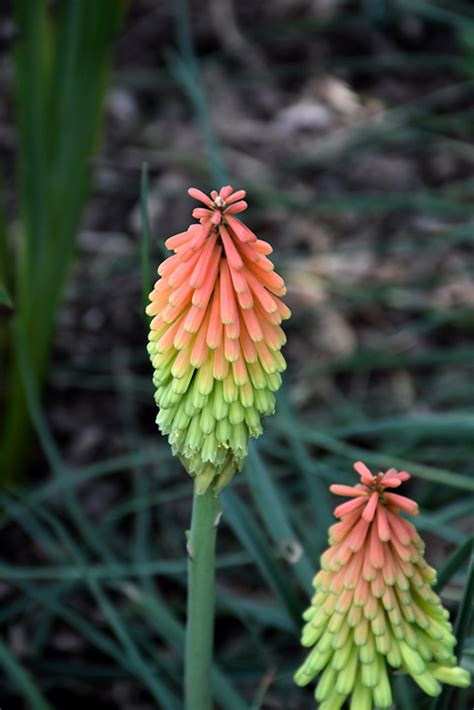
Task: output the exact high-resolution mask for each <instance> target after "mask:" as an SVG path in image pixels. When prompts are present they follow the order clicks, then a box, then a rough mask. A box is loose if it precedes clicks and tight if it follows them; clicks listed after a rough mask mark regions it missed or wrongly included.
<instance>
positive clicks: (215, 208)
mask: <svg viewBox="0 0 474 710" xmlns="http://www.w3.org/2000/svg"><path fill="white" fill-rule="evenodd" d="M188 193H189V195H190V196H191V197H192V198H194V199H196V200H199V201H200V202H201V203H203V204H204V207H197V208H196V209H194V211H193V217H195V218H197V219H198V220H199V223H198V224H192V225H191V226H190V227H189V228H188V229H187V231H185V232H182V233H180V234H176V235H174V236H173V237H170V238H169V239H168V240H167V241H166V246H167V248H168V249H170V250H172V251H174V252H175V253H174V254H173V255H172V256H170V257H169V258H168V259H166V260H165V261H164V262H163V263H162V264H161V265H160V267H159V269H158V273H159V276H160V278H159V279H158V281H157V282H156V284H155V287H154V289H153V291H152V292H151V294H150V300H151V303H150V305H149V306H148V308H147V313H148V314H149V315H150V316H154V317H153V319H152V321H151V324H150V334H149V341H150V342H149V346H148V350H149V354H150V358H151V361H152V364H153V368H154V384H155V386H156V388H157V389H156V394H155V399H156V403H157V404H158V407H159V413H158V417H157V423H158V425H159V427H160V430H161V432H162V433H163V434H166V435H168V439H169V442H170V444H171V446H172V449H173V452H174V453H175V454H177V455H178V456H179V458H180V460H181V461H182V463H183V465H184V467H185V468H186V470H187V471H188V472H189V473H190V474H191V475H192V476H196V477H197V490H198V492H200V493H202V492H204V491H205V490H206V489H207V487H208V486H209V485H210V484H212V485H213V487H214V489H215V490H216V492H218V491H219V490H220V489H221V488H222V487H223V486H224V485H225V484H226V483H227V482H228V481H229V480H230V479H231V477H232V476H233V474H234V472H235V471H236V470H237V469H239V468H241V466H242V463H243V461H244V459H245V456H246V454H247V444H248V439H249V436H253V437H258V436H259V435H260V434H261V433H262V425H261V418H262V415H264V414H272V413H273V411H274V408H275V397H274V394H273V393H274V392H275V391H276V390H278V388H279V387H280V384H281V376H280V373H281V372H282V371H283V370H284V369H285V367H286V363H285V360H284V358H283V356H282V354H281V352H280V349H281V347H282V346H283V344H284V343H285V335H284V333H283V330H282V328H281V326H280V324H281V322H282V320H284V319H286V318H289V316H290V311H289V309H288V308H287V306H286V305H285V304H284V303H283V302H282V301H281V300H280V298H279V297H280V296H283V295H284V294H285V293H286V289H285V284H284V282H283V279H282V278H281V277H280V276H279V275H278V274H276V273H275V271H274V267H273V264H272V262H271V261H270V260H269V259H268V255H269V254H270V253H271V252H272V248H271V246H270V245H269V244H268V243H267V242H265V241H262V240H260V239H257V237H256V236H255V234H253V232H252V231H251V230H250V229H249V228H248V227H246V226H245V225H244V224H243V223H242V222H241V221H240V220H239V219H238V218H237V217H236V216H235V215H236V214H238V213H240V212H243V211H244V210H245V209H246V208H247V203H246V202H245V201H244V199H243V198H244V197H245V192H244V191H243V190H238V191H237V192H234V191H233V188H232V187H231V186H230V185H228V186H226V187H223V188H222V189H221V190H220V191H219V193H218V192H216V191H213V192H211V195H210V196H208V195H205V194H204V193H203V192H201V191H200V190H197V189H195V188H191V189H189V190H188Z"/></svg>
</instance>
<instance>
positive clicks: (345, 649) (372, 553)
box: [295, 461, 470, 710]
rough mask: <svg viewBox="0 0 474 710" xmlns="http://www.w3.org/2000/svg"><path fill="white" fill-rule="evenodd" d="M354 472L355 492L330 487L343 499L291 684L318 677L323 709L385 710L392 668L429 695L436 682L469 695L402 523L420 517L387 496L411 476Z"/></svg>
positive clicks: (419, 556) (400, 499) (429, 571)
mask: <svg viewBox="0 0 474 710" xmlns="http://www.w3.org/2000/svg"><path fill="white" fill-rule="evenodd" d="M354 468H355V470H356V471H357V473H358V474H359V476H360V483H358V484H357V485H355V486H345V485H339V484H334V485H332V486H331V487H330V490H331V491H332V493H335V494H336V495H340V496H344V497H346V498H349V500H348V501H347V502H345V503H342V504H341V505H339V506H338V507H337V508H336V509H335V511H334V515H335V516H336V518H339V519H340V522H338V523H336V524H335V525H333V526H332V527H331V528H330V529H329V545H330V546H329V548H328V549H327V550H326V552H325V553H324V554H323V555H322V557H321V568H322V569H321V570H320V571H319V572H318V574H317V575H316V577H315V578H314V582H313V585H314V587H315V589H316V593H315V595H314V596H313V599H312V601H311V606H310V607H309V609H308V610H307V611H306V612H305V614H304V615H303V618H304V620H305V621H306V624H305V626H304V628H303V634H302V638H301V643H302V644H303V646H307V647H312V650H311V652H310V653H309V655H308V657H307V658H306V661H305V662H304V663H303V665H302V666H301V667H300V668H299V669H298V671H297V672H296V674H295V682H296V683H297V684H298V685H301V686H304V685H307V684H308V683H309V682H310V681H312V680H313V678H314V677H315V676H316V675H317V674H319V673H321V677H320V679H319V681H318V684H317V686H316V691H315V698H316V700H317V701H318V703H320V704H319V708H320V710H338V709H339V708H341V707H342V705H343V704H344V702H345V701H346V699H347V698H348V697H349V696H350V708H351V710H371V708H373V707H374V706H377V707H378V708H388V707H389V706H390V705H391V704H392V691H391V687H390V675H389V671H390V669H391V668H393V669H400V670H401V671H402V672H405V673H408V675H410V676H411V677H412V678H413V680H414V681H415V683H417V684H418V685H419V686H420V688H422V690H423V691H424V692H425V693H427V694H428V695H431V696H436V695H439V693H440V692H441V685H440V684H441V683H448V684H450V685H457V686H459V687H462V688H466V687H468V686H469V682H470V676H469V673H468V672H467V671H465V670H464V669H462V668H460V667H459V666H457V665H456V658H455V656H454V646H455V644H456V639H455V638H454V636H453V633H452V627H451V624H450V623H449V614H448V612H447V611H446V610H445V609H443V606H442V604H441V600H440V598H439V597H438V596H437V595H436V594H435V593H434V592H433V590H432V586H433V584H434V583H435V581H436V572H435V570H434V569H433V568H432V567H429V565H428V564H427V563H426V561H425V559H424V556H423V552H424V547H425V546H424V543H423V541H422V540H421V538H420V536H419V535H418V533H417V532H416V529H415V527H414V526H413V525H412V524H411V523H410V522H408V521H407V520H405V518H402V517H401V515H400V513H402V512H403V513H408V514H409V515H416V514H417V513H418V506H417V504H416V503H415V502H414V501H413V500H411V499H410V498H406V497H405V496H402V495H399V494H398V493H394V492H393V490H394V489H395V490H397V489H398V488H399V486H400V485H401V484H402V483H403V481H406V480H407V479H409V478H410V475H409V474H408V473H406V472H405V471H400V472H397V471H396V470H395V469H393V468H392V469H390V470H388V471H387V472H386V473H377V474H376V475H375V476H374V475H372V473H371V472H370V471H369V469H368V468H367V466H365V464H363V463H362V462H361V461H358V462H357V463H356V464H354Z"/></svg>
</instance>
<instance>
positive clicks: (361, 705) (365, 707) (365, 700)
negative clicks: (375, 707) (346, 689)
mask: <svg viewBox="0 0 474 710" xmlns="http://www.w3.org/2000/svg"><path fill="white" fill-rule="evenodd" d="M371 708H372V691H371V689H370V688H367V687H366V686H365V685H363V684H362V680H361V678H360V673H358V674H357V679H356V682H355V684H354V690H353V691H352V697H351V705H350V710H371Z"/></svg>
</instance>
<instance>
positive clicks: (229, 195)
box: [188, 185, 248, 224]
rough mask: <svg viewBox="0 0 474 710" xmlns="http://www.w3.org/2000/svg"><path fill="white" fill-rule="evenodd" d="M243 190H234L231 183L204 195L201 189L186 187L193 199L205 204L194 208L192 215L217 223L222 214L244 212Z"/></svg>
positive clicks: (245, 205)
mask: <svg viewBox="0 0 474 710" xmlns="http://www.w3.org/2000/svg"><path fill="white" fill-rule="evenodd" d="M245 194H246V193H245V190H236V191H235V192H234V188H233V187H231V185H225V186H224V187H221V189H220V190H219V192H217V191H216V190H213V191H212V192H211V194H210V195H206V194H205V193H204V192H202V190H198V189H197V188H195V187H190V188H189V189H188V195H189V196H190V197H192V198H193V200H198V202H202V203H203V204H205V205H206V208H207V209H205V208H203V207H198V208H196V209H195V210H194V212H193V216H194V217H196V219H199V220H200V221H201V222H205V221H209V220H211V221H212V222H213V223H214V224H218V223H219V222H220V221H221V219H222V216H223V215H226V214H227V215H229V216H230V215H233V214H238V213H239V212H244V211H245V210H246V209H247V207H248V205H247V203H246V202H245V200H244V197H245Z"/></svg>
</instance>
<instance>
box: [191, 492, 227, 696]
mask: <svg viewBox="0 0 474 710" xmlns="http://www.w3.org/2000/svg"><path fill="white" fill-rule="evenodd" d="M219 513H220V506H219V500H218V499H217V498H216V496H215V495H214V493H213V491H212V489H211V488H208V489H207V491H206V492H205V493H203V494H201V495H198V494H197V493H196V487H195V489H194V499H193V513H192V519H191V534H190V537H189V541H188V554H189V561H188V619H187V627H186V653H185V680H184V682H185V691H184V692H185V707H186V710H211V708H212V688H211V664H212V647H213V640H214V578H215V548H216V533H217V523H218V519H219Z"/></svg>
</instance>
